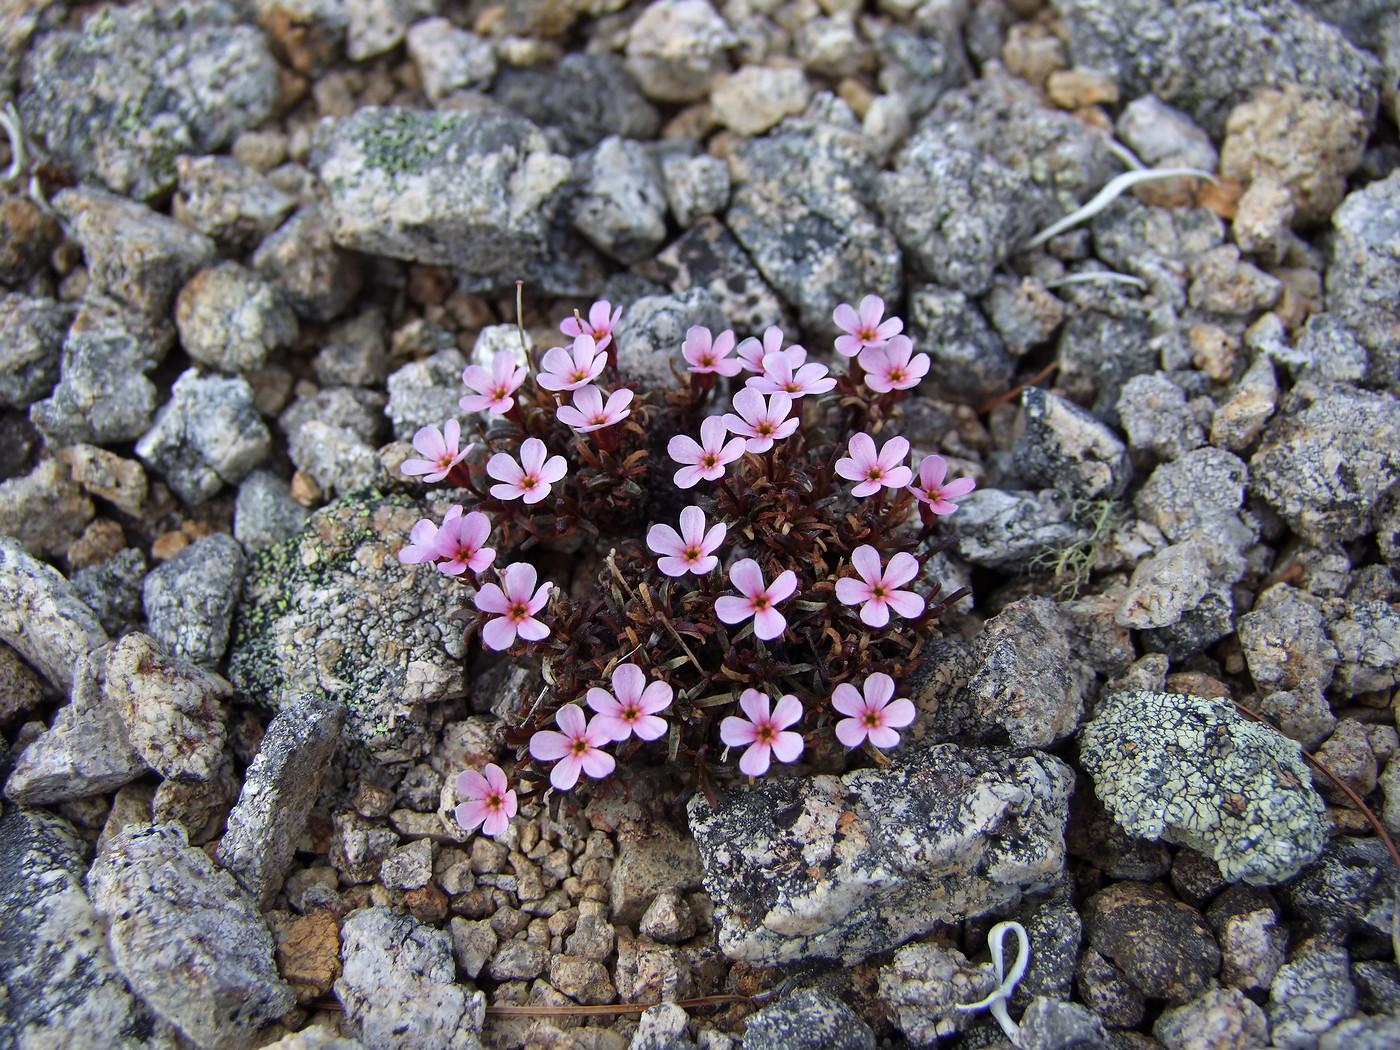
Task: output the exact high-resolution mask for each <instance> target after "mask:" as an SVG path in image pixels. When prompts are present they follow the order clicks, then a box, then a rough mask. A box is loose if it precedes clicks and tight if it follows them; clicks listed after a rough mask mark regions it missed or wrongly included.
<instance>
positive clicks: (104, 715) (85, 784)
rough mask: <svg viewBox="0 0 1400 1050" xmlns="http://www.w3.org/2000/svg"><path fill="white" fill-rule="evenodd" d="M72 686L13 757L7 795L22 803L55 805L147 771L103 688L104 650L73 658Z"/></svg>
mask: <svg viewBox="0 0 1400 1050" xmlns="http://www.w3.org/2000/svg"><path fill="white" fill-rule="evenodd" d="M72 674H73V688H72V692H71V693H70V700H69V703H68V705H67V706H66V707H63V708H60V709H59V712H58V714H56V715H55V716H54V720H53V725H52V726H51V727H50V728H49V730H48V731H47V732H45V733H42V734H40V736H39V737H38V738H37V739H35V740H34V741H33V742H32V743H30V744H29V746H28V747H26V748H25V749H24V750H23V751H21V752H20V754H19V757H18V758H16V759H15V765H14V772H12V773H11V774H10V779H9V780H8V781H6V783H5V797H6V798H8V799H10V801H12V802H16V803H18V804H19V805H22V806H51V805H55V804H57V803H60V802H71V801H73V800H75V799H81V798H90V797H92V796H93V795H102V794H105V793H107V792H109V791H115V790H116V789H117V788H119V787H121V786H122V785H123V784H129V783H130V782H131V781H133V780H135V779H136V778H137V777H139V776H141V775H142V774H144V773H145V772H146V763H145V762H144V761H143V760H142V758H141V756H140V754H138V753H137V751H136V748H135V747H133V746H132V744H131V740H130V738H129V737H128V736H127V732H126V724H125V723H124V722H123V720H122V716H121V712H120V710H119V709H118V707H117V705H116V703H115V702H114V701H112V700H111V699H109V698H108V697H107V696H106V694H105V691H104V689H103V684H104V682H105V679H106V669H105V654H104V653H103V651H102V650H100V649H99V650H97V651H96V652H94V653H92V654H91V655H89V654H83V655H81V656H79V657H78V658H77V659H76V660H75V661H74V663H73V667H72Z"/></svg>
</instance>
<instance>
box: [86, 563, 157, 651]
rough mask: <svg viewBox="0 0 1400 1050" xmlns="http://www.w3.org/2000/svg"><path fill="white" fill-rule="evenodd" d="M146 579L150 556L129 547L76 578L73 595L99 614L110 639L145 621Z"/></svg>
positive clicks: (90, 566) (91, 566) (98, 617)
mask: <svg viewBox="0 0 1400 1050" xmlns="http://www.w3.org/2000/svg"><path fill="white" fill-rule="evenodd" d="M145 578H146V556H145V555H144V554H142V553H141V551H139V550H137V549H135V548H133V547H127V548H126V549H125V550H122V551H120V552H119V553H117V554H115V555H113V556H112V557H110V558H108V559H107V560H106V561H104V562H100V563H99V564H97V565H89V566H88V567H87V568H86V569H79V570H78V571H77V572H75V573H74V574H73V578H72V580H70V581H69V582H70V583H71V584H72V585H73V591H74V593H76V594H77V596H78V598H79V600H81V601H82V602H83V603H84V604H85V605H87V607H88V608H89V609H91V610H92V611H93V613H95V614H96V616H97V620H98V622H99V623H100V624H101V625H102V629H103V630H104V631H105V632H106V633H107V634H108V635H110V636H113V637H115V636H117V635H120V634H121V633H122V632H123V631H125V630H127V629H129V628H131V627H134V626H137V625H138V624H139V623H140V622H141V619H142V604H141V590H142V584H143V582H144V580H145Z"/></svg>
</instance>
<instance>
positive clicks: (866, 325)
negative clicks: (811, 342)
mask: <svg viewBox="0 0 1400 1050" xmlns="http://www.w3.org/2000/svg"><path fill="white" fill-rule="evenodd" d="M884 315H885V300H883V299H881V298H880V297H879V296H878V295H867V296H866V297H865V298H864V299H862V300H861V301H860V313H856V311H855V309H854V308H853V307H852V306H851V305H850V303H842V304H841V305H840V306H838V307H837V308H836V309H835V310H834V311H833V312H832V314H831V319H832V320H833V321H835V322H836V327H837V328H839V329H841V331H843V332H845V333H846V334H845V335H838V336H837V337H836V351H837V353H841V354H845V355H846V356H847V357H855V355H856V354H858V353H860V352H861V351H862V350H864V349H865V348H866V347H867V346H884V345H885V343H886V342H887V341H888V340H889V339H890V338H891V337H892V336H895V335H898V334H899V333H900V332H902V331H903V330H904V322H903V321H901V320H900V319H899V318H898V317H891V318H890V319H889V320H888V321H884V322H881V320H880V318H881V317H883V316H884Z"/></svg>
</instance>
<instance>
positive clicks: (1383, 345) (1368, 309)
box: [1327, 173, 1400, 390]
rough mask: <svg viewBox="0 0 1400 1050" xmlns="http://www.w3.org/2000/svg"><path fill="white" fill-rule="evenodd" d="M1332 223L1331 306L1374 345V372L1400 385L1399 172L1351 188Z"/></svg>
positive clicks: (1394, 386)
mask: <svg viewBox="0 0 1400 1050" xmlns="http://www.w3.org/2000/svg"><path fill="white" fill-rule="evenodd" d="M1332 226H1333V228H1334V229H1335V230H1336V236H1335V237H1334V238H1333V240H1332V258H1331V265H1330V266H1329V267H1328V268H1327V309H1328V310H1329V311H1330V312H1331V313H1332V315H1333V316H1334V317H1335V319H1336V320H1337V321H1339V322H1341V323H1342V324H1344V325H1346V326H1347V327H1348V328H1350V329H1351V330H1352V331H1354V332H1355V333H1356V337H1357V338H1358V339H1359V340H1360V341H1361V344H1362V345H1363V346H1365V347H1366V349H1367V350H1369V351H1370V369H1369V372H1370V375H1371V377H1372V378H1374V379H1376V380H1379V381H1380V382H1382V383H1385V384H1386V385H1387V386H1389V387H1390V389H1391V390H1397V389H1400V335H1397V331H1400V306H1397V305H1396V300H1397V291H1400V277H1397V267H1396V258H1397V250H1396V247H1395V243H1396V242H1395V238H1396V233H1397V231H1400V173H1392V174H1391V175H1389V176H1388V177H1386V178H1384V179H1380V180H1379V181H1377V182H1373V183H1371V184H1370V185H1368V186H1365V187H1363V188H1361V189H1359V190H1356V191H1355V192H1354V193H1351V194H1349V195H1348V196H1347V198H1346V200H1344V201H1342V204H1341V207H1339V208H1338V209H1337V210H1336V211H1335V212H1334V213H1333V214H1332Z"/></svg>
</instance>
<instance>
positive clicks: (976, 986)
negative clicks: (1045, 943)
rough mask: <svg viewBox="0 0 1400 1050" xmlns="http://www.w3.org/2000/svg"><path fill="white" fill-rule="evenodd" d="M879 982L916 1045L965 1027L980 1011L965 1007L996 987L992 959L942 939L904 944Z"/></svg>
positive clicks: (883, 997) (896, 1018)
mask: <svg viewBox="0 0 1400 1050" xmlns="http://www.w3.org/2000/svg"><path fill="white" fill-rule="evenodd" d="M1032 958H1034V955H1032ZM879 982H880V983H879V992H878V995H879V1000H880V1003H881V1005H882V1006H884V1007H885V1009H886V1010H888V1011H889V1012H890V1014H891V1015H892V1016H891V1020H892V1021H893V1022H894V1023H895V1025H896V1026H897V1027H898V1028H899V1030H900V1031H901V1032H903V1033H904V1034H905V1035H906V1036H908V1037H909V1040H910V1042H911V1043H912V1044H913V1045H914V1046H933V1045H934V1044H936V1043H937V1042H938V1039H939V1037H940V1036H950V1035H954V1034H956V1033H958V1032H961V1031H964V1030H966V1029H967V1027H968V1026H969V1025H971V1024H972V1023H973V1022H974V1021H975V1020H976V1015H975V1014H973V1013H970V1012H969V1011H966V1010H962V1009H960V1007H962V1006H965V1005H967V1004H968V1003H975V1002H978V1001H979V1000H981V999H982V998H984V997H985V996H986V995H987V994H988V993H989V992H991V991H992V989H993V988H995V987H996V977H995V976H994V975H993V973H992V968H991V967H990V966H989V965H987V964H985V963H984V964H982V965H981V966H977V965H974V964H973V963H971V962H969V961H968V958H967V956H965V955H963V953H962V952H960V951H958V950H957V949H956V948H945V947H942V946H940V945H937V944H907V945H905V946H904V947H903V948H901V949H899V951H897V952H895V953H894V958H893V959H892V960H890V962H889V963H888V964H886V965H884V966H882V967H880V977H879ZM871 1045H872V1046H873V1045H874V1044H873V1042H872V1044H871Z"/></svg>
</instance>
